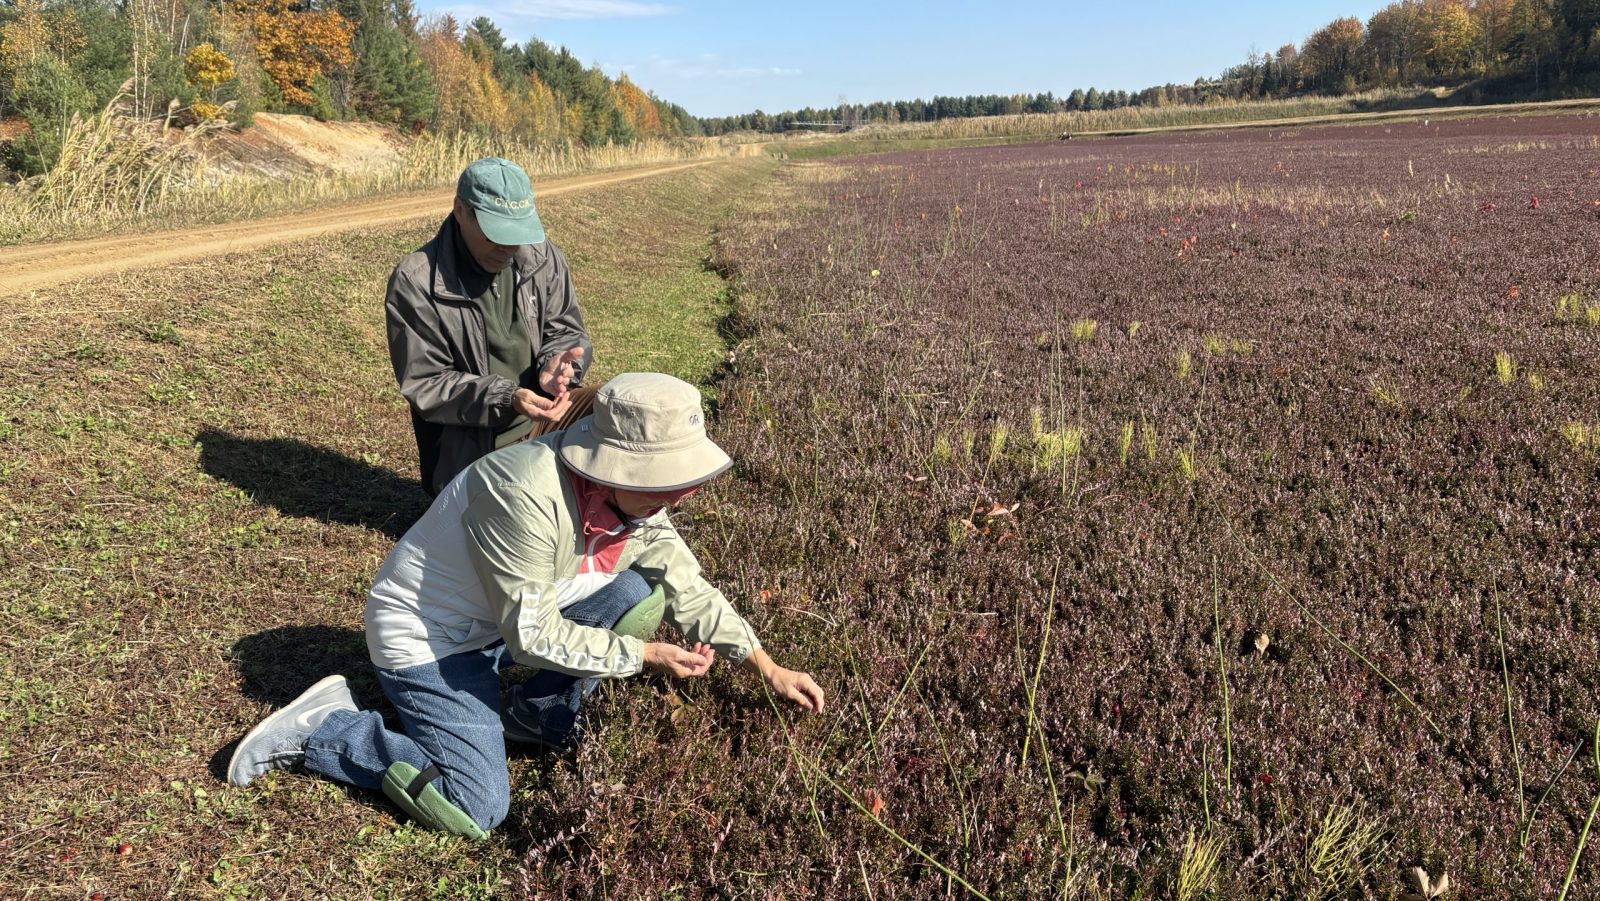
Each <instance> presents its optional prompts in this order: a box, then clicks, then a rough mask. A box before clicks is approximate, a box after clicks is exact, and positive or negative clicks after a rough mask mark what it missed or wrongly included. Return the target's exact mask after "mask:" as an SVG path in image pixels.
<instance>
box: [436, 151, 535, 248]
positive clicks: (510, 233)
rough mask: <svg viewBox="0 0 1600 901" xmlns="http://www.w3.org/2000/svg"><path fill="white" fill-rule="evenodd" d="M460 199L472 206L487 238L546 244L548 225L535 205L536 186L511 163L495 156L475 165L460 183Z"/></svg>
mask: <svg viewBox="0 0 1600 901" xmlns="http://www.w3.org/2000/svg"><path fill="white" fill-rule="evenodd" d="M456 198H457V199H459V200H460V201H461V202H462V203H465V204H466V205H467V206H470V207H472V209H473V212H474V213H476V214H477V217H478V226H479V227H480V228H482V229H483V234H484V236H485V237H487V238H488V239H489V240H491V241H493V242H494V243H496V244H507V245H512V244H539V243H541V242H543V241H544V223H542V222H540V221H539V213H538V210H537V208H536V207H535V206H534V204H533V183H532V182H530V181H528V173H526V172H524V171H522V167H521V166H518V165H517V164H516V163H513V162H511V161H510V160H507V159H501V158H500V157H497V156H491V157H485V158H484V159H481V160H477V161H475V162H473V163H472V164H471V165H469V166H468V167H467V168H466V169H465V170H463V171H462V173H461V177H460V178H459V179H457V181H456Z"/></svg>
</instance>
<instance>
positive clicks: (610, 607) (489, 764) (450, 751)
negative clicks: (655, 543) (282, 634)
mask: <svg viewBox="0 0 1600 901" xmlns="http://www.w3.org/2000/svg"><path fill="white" fill-rule="evenodd" d="M649 593H650V585H649V583H647V582H646V581H645V580H644V578H643V577H642V576H640V575H639V574H638V573H636V572H634V571H632V570H626V571H624V572H622V573H620V574H618V576H617V578H616V579H614V580H613V581H612V582H611V584H610V585H607V586H606V587H605V588H603V589H601V590H600V591H597V592H595V593H594V594H593V595H591V596H589V597H587V598H585V599H583V600H581V601H579V602H577V603H576V604H573V605H572V606H571V607H568V608H566V609H565V610H563V611H561V615H562V616H563V617H565V618H566V619H570V620H573V621H575V622H579V623H582V624H584V625H588V626H598V627H602V628H610V627H611V626H614V625H616V622H617V620H619V619H621V618H622V615H623V614H625V613H627V612H628V610H630V609H631V608H632V607H633V606H634V605H635V604H637V603H639V602H640V601H642V600H644V599H645V597H646V596H647V595H649ZM512 663H513V661H512V659H511V655H510V654H509V653H508V652H507V650H506V646H505V644H504V643H496V644H494V645H492V646H490V647H487V648H483V649H482V650H477V651H467V652H464V653H461V654H453V655H451V656H449V657H446V658H444V659H443V660H438V661H435V662H433V663H424V664H419V665H417V666H408V667H403V668H401V669H392V670H388V669H378V670H377V673H378V683H379V684H380V685H382V686H383V693H384V694H385V695H387V696H388V698H389V703H391V704H393V705H394V708H395V710H396V711H397V712H398V713H399V714H400V724H401V726H402V727H404V729H405V732H404V733H399V732H391V731H389V730H388V729H386V728H384V725H383V715H382V714H380V713H379V712H378V711H376V710H361V711H348V710H340V711H335V712H334V713H332V714H330V715H329V716H328V718H327V719H325V720H323V721H322V724H321V725H320V726H318V727H317V730H316V731H315V732H313V733H312V734H311V737H310V738H309V739H308V740H307V741H306V761H305V766H306V769H308V770H310V771H312V772H314V773H321V774H322V775H324V776H328V777H330V778H332V779H336V780H338V781H340V782H344V783H346V784H349V785H355V786H359V787H361V788H367V789H379V788H381V787H382V785H383V774H384V772H385V771H386V770H388V769H389V766H390V765H391V764H393V763H396V762H399V761H403V762H405V763H409V764H411V765H412V766H414V767H416V768H417V769H419V770H421V769H425V768H427V766H428V764H430V763H434V764H438V766H439V769H440V771H441V772H442V773H443V775H442V777H441V778H440V779H439V780H438V781H437V782H435V783H434V784H435V786H436V787H437V788H438V789H439V791H440V792H442V793H443V794H444V796H445V797H446V798H447V799H449V801H450V802H451V803H452V804H454V805H456V806H457V807H459V808H461V809H462V810H463V811H465V812H466V813H467V815H468V816H470V817H472V819H473V820H475V821H476V822H477V824H478V825H479V826H480V827H481V828H483V829H484V830H485V831H487V830H489V829H493V828H494V827H495V826H498V825H499V824H500V823H501V821H503V820H504V819H505V818H506V813H507V812H508V811H509V809H510V806H511V781H510V777H509V775H508V773H507V771H506V745H505V735H504V733H503V731H502V728H503V727H502V725H501V719H500V717H501V710H500V675H499V674H500V670H502V669H504V668H505V667H507V666H510V665H512ZM589 681H590V683H591V684H590V685H589V686H587V687H588V688H592V687H593V685H592V682H593V680H589ZM585 687H586V686H584V685H582V684H580V681H579V680H578V679H577V678H576V677H574V676H569V675H566V674H565V673H558V672H555V671H553V670H541V671H539V672H538V673H537V674H535V675H534V676H533V677H532V678H530V679H528V680H527V681H526V682H524V683H522V684H521V685H519V686H517V687H516V689H514V690H513V692H512V698H511V702H510V704H509V706H508V709H507V711H506V712H507V715H508V716H511V715H513V714H515V715H516V716H517V719H519V720H523V721H525V722H527V721H531V722H532V723H533V725H535V726H536V727H537V728H539V729H540V730H541V731H542V732H543V733H544V734H545V735H546V736H547V737H554V738H556V739H558V742H559V739H564V738H566V737H568V736H570V735H571V733H572V730H573V727H574V722H575V720H576V718H577V714H578V708H579V706H580V704H581V703H582V701H583V695H584V694H586V691H585Z"/></svg>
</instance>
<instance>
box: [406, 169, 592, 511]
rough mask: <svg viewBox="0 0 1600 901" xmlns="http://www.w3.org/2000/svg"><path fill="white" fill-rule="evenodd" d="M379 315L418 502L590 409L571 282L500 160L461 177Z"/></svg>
mask: <svg viewBox="0 0 1600 901" xmlns="http://www.w3.org/2000/svg"><path fill="white" fill-rule="evenodd" d="M384 315H385V318H386V320H387V322H388V334H389V359H390V361H391V362H392V363H393V364H394V374H395V378H396V379H397V380H398V381H399V382H400V393H401V394H402V395H404V396H405V399H406V401H407V403H408V404H409V405H410V407H411V426H412V429H413V431H415V432H416V436H417V455H418V457H419V461H420V463H421V469H422V485H423V487H424V488H426V489H427V490H428V493H429V494H430V495H436V494H438V493H439V491H440V490H442V489H443V488H444V486H445V485H447V484H449V482H450V480H451V479H452V478H454V477H455V475H456V473H459V472H460V471H461V470H463V469H465V468H466V467H467V464H469V463H471V462H472V461H474V460H476V459H478V458H479V457H481V456H483V455H484V454H487V453H488V452H490V451H492V450H494V449H495V448H497V447H505V446H506V445H508V444H512V443H514V442H516V441H520V440H522V439H523V438H526V437H529V436H536V435H542V434H545V433H546V432H552V431H556V430H558V429H562V428H565V427H566V426H568V425H571V424H572V423H574V422H576V421H577V420H578V419H580V418H582V417H583V416H585V415H587V414H588V412H589V408H590V406H591V405H592V404H593V402H594V389H592V388H582V387H579V385H580V383H581V382H582V379H583V374H584V372H585V371H586V370H587V369H588V368H589V359H590V356H591V354H592V352H593V350H592V348H591V346H590V344H589V336H588V335H587V334H586V333H585V332H584V329H583V316H582V315H581V314H580V313H579V312H578V303H577V300H576V299H575V298H574V297H573V293H572V273H571V272H570V270H568V268H567V260H566V257H565V256H564V255H562V253H561V251H560V250H559V249H558V248H557V247H556V246H555V245H554V244H552V243H551V242H549V241H547V240H545V234H544V226H543V224H541V223H540V221H539V215H538V213H537V212H536V211H535V209H534V205H533V185H532V184H531V183H530V182H529V181H528V176H527V173H525V172H523V171H522V167H520V166H518V165H517V164H516V163H513V162H511V161H510V160H503V159H499V158H498V157H491V158H488V159H481V160H478V161H477V162H475V163H473V164H472V165H470V166H468V167H467V168H466V170H465V171H464V172H462V173H461V178H460V179H459V180H458V181H457V183H456V199H455V206H454V209H452V210H451V213H450V216H449V217H448V218H447V219H445V221H444V224H443V225H442V226H440V228H439V233H438V234H437V235H435V236H434V238H433V240H432V241H429V242H428V243H427V244H425V245H423V246H422V247H421V248H419V249H418V250H416V251H415V252H413V253H411V254H409V255H408V256H406V257H405V259H403V260H401V261H400V264H399V265H397V266H396V267H395V269H394V273H393V274H392V275H391V276H390V277H389V290H388V295H387V297H385V299H384Z"/></svg>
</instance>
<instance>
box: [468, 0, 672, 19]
mask: <svg viewBox="0 0 1600 901" xmlns="http://www.w3.org/2000/svg"><path fill="white" fill-rule="evenodd" d="M451 9H453V10H454V11H455V12H456V13H457V14H458V15H461V16H465V17H468V18H471V17H476V16H488V17H489V18H491V19H496V18H505V19H625V18H634V17H638V16H664V15H667V14H668V13H672V12H675V10H674V9H673V8H672V7H670V6H667V5H666V4H664V3H641V2H638V0H500V2H494V0H491V2H488V3H476V4H470V5H467V4H462V5H455V6H452V7H451Z"/></svg>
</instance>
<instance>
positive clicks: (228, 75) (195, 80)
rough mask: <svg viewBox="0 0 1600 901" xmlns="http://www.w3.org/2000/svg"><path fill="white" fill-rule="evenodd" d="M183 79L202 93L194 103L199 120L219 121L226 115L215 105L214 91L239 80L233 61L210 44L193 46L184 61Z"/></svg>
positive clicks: (215, 92)
mask: <svg viewBox="0 0 1600 901" xmlns="http://www.w3.org/2000/svg"><path fill="white" fill-rule="evenodd" d="M183 77H184V79H185V80H186V81H188V82H189V84H191V85H193V86H194V87H196V88H199V89H200V90H201V91H202V92H204V94H205V98H206V99H204V100H201V101H197V102H196V103H195V104H194V107H193V109H194V114H195V117H196V118H199V119H221V118H222V117H223V116H224V115H226V112H225V111H224V110H223V108H222V107H220V106H218V105H217V102H216V100H217V89H218V88H219V87H221V86H222V85H225V84H227V83H228V82H230V81H233V80H234V79H235V78H236V77H238V72H237V71H235V69H234V67H233V60H231V59H229V58H228V57H227V55H226V54H224V53H223V52H222V51H220V50H218V49H217V48H216V47H213V46H212V45H211V44H210V43H209V42H207V43H204V44H196V45H194V47H193V49H191V50H190V51H189V52H188V53H187V54H185V55H184V58H183Z"/></svg>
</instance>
